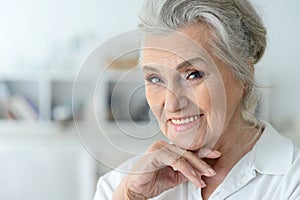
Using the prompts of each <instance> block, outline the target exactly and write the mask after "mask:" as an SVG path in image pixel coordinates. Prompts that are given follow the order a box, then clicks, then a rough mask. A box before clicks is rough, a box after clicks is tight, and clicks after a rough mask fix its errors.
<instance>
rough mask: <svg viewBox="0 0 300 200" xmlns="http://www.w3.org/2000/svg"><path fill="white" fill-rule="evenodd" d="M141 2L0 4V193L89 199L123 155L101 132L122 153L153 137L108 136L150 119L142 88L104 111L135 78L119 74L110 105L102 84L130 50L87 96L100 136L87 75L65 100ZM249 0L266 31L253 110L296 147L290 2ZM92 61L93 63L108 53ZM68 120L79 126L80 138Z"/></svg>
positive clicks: (107, 85) (299, 111)
mask: <svg viewBox="0 0 300 200" xmlns="http://www.w3.org/2000/svg"><path fill="white" fill-rule="evenodd" d="M142 2H143V1H141V0H122V1H117V0H72V1H71V0H42V1H38V0H0V199H3V200H19V199H23V200H38V199H44V200H48V199H49V200H50V199H51V200H53V199H55V200H71V199H72V200H77V199H78V200H88V199H92V198H93V194H94V192H95V187H96V181H97V179H98V177H99V176H100V175H101V174H103V173H105V172H107V171H108V170H110V167H113V166H115V165H118V164H119V163H120V162H122V161H124V160H126V159H127V158H128V157H130V156H132V154H126V153H124V154H122V153H120V152H118V151H117V150H112V149H113V148H111V144H109V143H107V142H106V139H107V137H108V138H109V137H110V136H112V138H114V137H113V135H115V137H117V140H116V141H117V142H118V146H120V147H124V148H129V147H130V148H131V149H130V151H132V152H143V151H144V150H145V149H146V148H147V146H148V143H149V144H150V143H151V142H152V141H153V140H156V139H157V138H158V137H160V136H159V135H156V136H153V137H151V139H149V140H147V141H146V142H145V141H144V142H136V141H134V140H132V138H131V139H126V138H125V137H124V138H120V137H119V136H116V134H115V133H116V132H118V131H119V130H118V128H116V123H115V122H116V121H119V122H120V123H119V124H122V126H123V128H124V127H126V129H127V130H128V131H129V132H130V131H133V132H134V130H136V129H135V126H131V125H130V124H129V123H127V121H130V118H131V119H133V121H135V122H137V123H143V121H149V120H150V121H151V116H150V117H149V116H148V107H147V105H146V104H145V99H144V96H143V88H141V89H140V90H138V91H136V92H135V95H133V96H134V97H133V99H130V101H131V103H130V105H139V106H138V107H137V108H132V109H131V108H130V109H131V110H130V112H129V114H128V115H124V114H123V112H122V111H121V112H119V113H114V111H120V110H122V109H124V107H122V101H121V100H122V99H124V98H125V99H126V98H128V92H124V91H130V89H132V88H134V85H136V84H140V83H141V81H142V80H139V79H135V78H130V77H127V79H124V80H123V81H124V84H121V85H122V88H119V89H118V90H119V91H120V92H119V94H118V96H117V98H116V100H115V101H112V98H111V97H112V90H113V89H112V88H114V86H115V85H116V81H117V80H119V79H120V77H121V76H122V74H124V73H126V72H128V70H129V69H130V68H131V66H134V65H135V63H136V57H135V56H129V57H125V58H121V59H119V60H118V61H117V62H114V63H112V64H111V67H110V68H109V70H108V72H107V73H106V76H107V77H106V78H105V79H104V81H103V82H101V85H102V86H103V87H100V89H99V91H98V93H97V100H98V102H99V104H100V105H98V107H97V109H96V112H97V113H99V114H100V119H101V121H106V123H105V125H104V126H105V127H106V129H105V130H107V131H106V132H105V136H107V137H106V139H104V138H105V137H104V136H103V135H102V136H99V135H98V134H97V133H98V132H99V127H98V126H97V125H96V123H95V122H91V121H93V120H92V118H93V114H94V111H95V107H93V106H95V105H94V102H93V99H92V97H91V96H90V95H89V94H88V93H87V92H86V91H88V90H89V89H90V84H89V81H88V80H87V81H82V82H80V84H79V86H78V87H79V88H80V89H79V92H78V93H79V94H80V98H79V100H78V101H76V102H73V105H72V90H73V83H74V80H75V79H76V76H77V73H78V72H79V70H80V66H81V64H82V63H83V61H84V60H85V59H86V58H87V56H88V55H89V53H90V52H92V50H94V49H95V48H96V47H97V46H98V45H99V44H101V43H103V42H105V41H107V40H108V39H110V38H111V37H112V36H115V35H117V34H119V33H122V32H124V31H129V30H132V29H135V27H136V26H137V23H138V17H137V16H138V11H139V8H140V7H141V5H142ZM252 2H254V4H255V5H256V7H257V9H258V12H259V13H260V15H261V16H262V17H263V20H264V23H265V24H266V26H267V30H268V47H267V50H266V54H265V56H264V58H263V60H262V61H261V62H260V63H259V64H258V65H257V66H256V73H257V79H258V82H259V86H261V87H262V89H261V90H262V93H263V99H262V102H261V105H260V109H259V114H260V116H261V118H262V119H264V120H268V121H270V122H271V123H272V124H273V125H274V126H275V127H276V128H277V129H278V130H279V131H281V133H282V134H283V135H285V136H287V137H290V138H291V139H292V140H293V142H294V143H295V144H296V145H299V144H300V134H299V133H300V105H299V102H300V89H299V87H300V79H299V77H298V75H299V74H300V64H299V60H298V59H299V55H298V54H299V53H300V50H299V45H300V37H299V35H300V25H299V20H300V14H299V12H298V11H299V9H300V1H298V0H286V1H277V2H274V1H271V0H264V1H259V0H255V1H254V0H253V1H252ZM122 45H123V46H124V45H125V46H126V45H130V44H126V41H123V43H122ZM115 48H120V47H119V46H116V47H115ZM111 51H114V49H107V52H111ZM107 55H109V54H107ZM102 59H103V60H102V61H99V63H102V64H99V65H97V66H95V67H96V68H97V67H99V69H100V68H103V67H104V66H105V65H106V64H107V63H108V62H110V59H111V58H110V57H109V56H106V57H103V58H102ZM101 65H102V66H101ZM132 76H134V75H132ZM133 80H134V81H133ZM126 95H127V96H126ZM118 100H119V101H118ZM72 106H73V110H72ZM130 107H132V106H130ZM133 107H136V106H133ZM125 109H126V108H125ZM113 114H114V115H113ZM74 117H75V118H76V121H77V122H78V123H79V124H80V127H84V128H81V129H80V134H78V130H79V129H78V127H75V126H74V121H73V118H74ZM152 128H153V130H156V127H155V126H153V127H152ZM131 129H132V130H131ZM147 130H148V131H150V130H151V129H147ZM87 144H88V145H87ZM99 157H104V158H105V159H104V160H105V162H104V163H103V162H100V161H99V159H98V158H99ZM100 160H101V159H100ZM105 163H109V166H107V165H105Z"/></svg>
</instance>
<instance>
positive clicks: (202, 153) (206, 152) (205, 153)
mask: <svg viewBox="0 0 300 200" xmlns="http://www.w3.org/2000/svg"><path fill="white" fill-rule="evenodd" d="M198 156H199V158H210V159H215V158H219V157H220V156H221V152H219V151H217V150H212V149H210V148H206V147H204V148H201V149H200V150H199V152H198Z"/></svg>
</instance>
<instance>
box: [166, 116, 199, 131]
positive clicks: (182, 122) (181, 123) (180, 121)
mask: <svg viewBox="0 0 300 200" xmlns="http://www.w3.org/2000/svg"><path fill="white" fill-rule="evenodd" d="M203 115H204V114H200V115H194V116H190V117H182V118H172V119H169V121H168V122H169V123H170V125H171V127H172V128H173V129H174V130H175V131H177V132H180V131H185V130H188V129H190V128H193V127H194V126H196V125H197V124H198V123H199V121H200V119H201V117H202V116H203Z"/></svg>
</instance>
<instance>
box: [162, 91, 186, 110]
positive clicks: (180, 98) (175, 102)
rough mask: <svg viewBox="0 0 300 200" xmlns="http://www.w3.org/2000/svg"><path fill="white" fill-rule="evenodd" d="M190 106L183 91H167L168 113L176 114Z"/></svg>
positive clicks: (166, 106)
mask: <svg viewBox="0 0 300 200" xmlns="http://www.w3.org/2000/svg"><path fill="white" fill-rule="evenodd" d="M187 105H188V99H187V97H186V96H184V93H183V91H182V89H177V90H175V91H174V90H172V89H169V88H168V89H167V91H166V94H165V102H164V107H165V109H166V111H167V112H170V113H174V112H178V111H180V110H182V109H183V108H184V107H186V106H187Z"/></svg>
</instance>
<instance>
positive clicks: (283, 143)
mask: <svg viewBox="0 0 300 200" xmlns="http://www.w3.org/2000/svg"><path fill="white" fill-rule="evenodd" d="M136 160H137V158H136V157H135V158H133V159H130V160H128V161H127V162H125V163H124V164H123V165H122V166H121V169H123V170H124V171H128V170H130V169H131V167H132V166H133V164H134V162H135V161H136ZM119 169H120V168H119ZM125 175H126V174H124V173H122V172H118V171H111V172H109V173H107V174H105V175H104V176H102V177H100V179H99V181H98V185H97V191H96V194H95V197H94V200H108V199H112V194H113V192H114V190H115V189H116V188H117V186H118V185H119V183H120V181H121V180H122V178H123V177H124V176H125ZM152 199H156V200H168V199H170V200H176V199H180V200H194V199H195V200H196V199H197V200H199V199H202V197H201V188H195V186H194V185H192V184H191V183H190V182H186V183H183V184H181V185H178V186H176V187H174V188H172V189H170V190H168V191H165V192H164V193H162V194H161V195H159V196H157V197H155V198H152ZM209 199H210V200H221V199H228V200H232V199H234V200H239V199H243V200H247V199H251V200H263V199H265V200H300V150H299V149H298V148H296V147H295V146H294V145H293V143H292V142H291V141H290V140H288V139H286V138H284V137H282V136H281V135H280V134H279V133H278V132H277V131H276V130H275V129H274V128H273V127H272V126H271V125H270V124H269V123H266V124H265V129H264V132H263V134H262V136H261V137H260V139H259V140H258V141H257V143H256V144H255V146H254V147H253V148H252V150H251V151H249V152H248V153H247V154H246V155H245V156H244V157H243V158H242V159H241V160H240V161H239V162H238V163H237V164H236V165H235V166H234V167H233V168H232V169H231V171H230V172H229V174H228V175H227V176H226V178H225V179H224V181H223V182H222V183H221V184H220V185H219V186H218V187H217V189H216V190H215V191H214V192H213V193H212V195H211V196H210V198H209Z"/></svg>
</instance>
